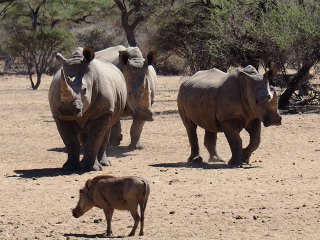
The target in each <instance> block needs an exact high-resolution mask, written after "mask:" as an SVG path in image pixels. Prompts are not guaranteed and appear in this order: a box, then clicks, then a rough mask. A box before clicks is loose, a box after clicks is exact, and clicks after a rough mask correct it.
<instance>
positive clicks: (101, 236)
mask: <svg viewBox="0 0 320 240" xmlns="http://www.w3.org/2000/svg"><path fill="white" fill-rule="evenodd" d="M63 236H64V237H77V238H85V239H90V238H94V239H99V238H103V239H105V238H124V236H109V237H108V236H106V234H105V233H101V234H85V233H83V234H81V233H66V234H64V235H63Z"/></svg>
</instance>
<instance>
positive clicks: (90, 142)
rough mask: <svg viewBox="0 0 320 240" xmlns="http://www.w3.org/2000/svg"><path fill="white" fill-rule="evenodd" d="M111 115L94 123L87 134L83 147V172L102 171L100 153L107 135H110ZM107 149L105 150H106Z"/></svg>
mask: <svg viewBox="0 0 320 240" xmlns="http://www.w3.org/2000/svg"><path fill="white" fill-rule="evenodd" d="M110 123H111V115H105V116H102V117H100V118H98V119H96V120H94V121H92V122H91V123H90V124H91V127H90V128H89V130H88V133H87V140H86V142H85V144H84V146H83V159H82V161H81V164H82V170H84V171H91V170H94V171H100V170H102V165H101V164H100V163H99V161H98V153H99V151H101V147H103V145H104V144H107V143H106V142H105V139H106V135H107V134H110ZM104 149H105V148H104Z"/></svg>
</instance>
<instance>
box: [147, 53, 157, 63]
mask: <svg viewBox="0 0 320 240" xmlns="http://www.w3.org/2000/svg"><path fill="white" fill-rule="evenodd" d="M156 58H157V52H156V51H150V52H148V54H147V61H148V65H155V64H156Z"/></svg>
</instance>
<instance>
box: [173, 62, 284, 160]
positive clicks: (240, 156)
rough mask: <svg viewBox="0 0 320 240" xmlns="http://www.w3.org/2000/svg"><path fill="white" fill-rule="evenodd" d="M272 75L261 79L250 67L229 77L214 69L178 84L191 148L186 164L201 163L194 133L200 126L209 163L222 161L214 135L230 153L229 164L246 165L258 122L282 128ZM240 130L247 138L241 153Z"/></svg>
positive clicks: (256, 141) (272, 71) (257, 139)
mask: <svg viewBox="0 0 320 240" xmlns="http://www.w3.org/2000/svg"><path fill="white" fill-rule="evenodd" d="M275 73H276V71H275V69H270V70H269V71H268V72H266V73H265V74H264V75H263V76H262V75H260V74H259V73H258V72H257V70H256V69H255V68H253V67H252V66H250V65H249V66H247V67H246V68H244V69H238V70H237V71H235V72H234V73H231V74H229V73H225V72H222V71H220V70H218V69H215V68H213V69H211V70H206V71H199V72H197V73H195V74H194V75H193V76H191V77H190V78H189V79H187V80H186V81H185V82H183V83H182V84H181V86H180V89H179V94H178V109H179V113H180V116H181V119H182V121H183V123H184V126H185V128H186V130H187V134H188V138H189V142H190V145H191V155H190V157H189V158H188V162H202V161H203V159H202V157H201V156H200V155H199V145H198V137H197V132H196V129H197V126H200V127H201V128H204V129H205V137H204V145H205V147H206V148H207V150H208V152H209V154H210V158H209V161H222V160H221V158H220V157H219V155H218V154H217V150H216V141H217V133H218V132H224V134H225V136H226V138H227V141H228V143H229V145H230V148H231V153H232V157H231V159H230V161H229V164H230V165H236V166H239V165H242V164H245V163H249V158H250V156H251V154H252V153H253V151H255V150H256V149H257V148H258V146H259V144H260V137H261V122H263V124H264V126H266V127H268V126H271V125H280V124H281V116H280V115H279V111H278V106H277V105H278V104H277V101H278V100H277V95H276V92H275V91H273V92H272V91H271V89H270V87H269V81H268V78H270V77H272V75H274V74H275ZM242 129H245V130H246V131H247V132H248V133H249V136H250V142H249V144H248V146H247V147H246V148H244V149H243V148H242V141H241V138H240V132H241V130H242Z"/></svg>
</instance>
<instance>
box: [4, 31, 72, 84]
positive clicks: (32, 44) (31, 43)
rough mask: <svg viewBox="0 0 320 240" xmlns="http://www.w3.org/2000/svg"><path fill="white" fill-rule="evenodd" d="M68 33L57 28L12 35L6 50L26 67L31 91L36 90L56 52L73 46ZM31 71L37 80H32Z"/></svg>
mask: <svg viewBox="0 0 320 240" xmlns="http://www.w3.org/2000/svg"><path fill="white" fill-rule="evenodd" d="M73 40H74V39H73V37H72V35H71V34H70V33H68V32H66V31H64V30H60V29H58V28H41V29H40V30H38V31H37V32H35V33H34V32H20V33H18V34H16V35H14V36H13V37H12V38H11V39H10V42H8V48H9V49H10V51H11V53H12V54H13V55H15V56H19V57H21V59H22V61H23V62H24V64H25V65H26V66H27V70H28V75H29V79H30V83H31V87H32V89H37V88H38V87H39V85H40V83H41V76H42V74H43V73H45V72H47V71H48V68H49V66H50V64H51V63H52V61H53V59H54V57H55V55H56V53H57V52H60V51H62V52H63V51H67V50H69V49H70V47H72V46H73ZM32 69H35V71H36V75H37V79H36V82H35V83H34V81H33V80H32Z"/></svg>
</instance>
